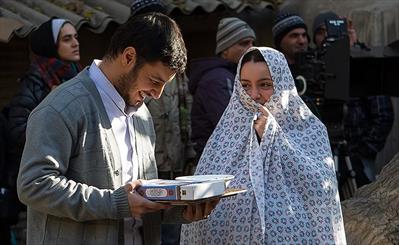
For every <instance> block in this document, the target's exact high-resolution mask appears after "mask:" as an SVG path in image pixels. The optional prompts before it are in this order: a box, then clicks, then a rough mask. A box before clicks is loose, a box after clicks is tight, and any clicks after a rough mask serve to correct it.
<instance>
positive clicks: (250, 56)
mask: <svg viewBox="0 0 399 245" xmlns="http://www.w3.org/2000/svg"><path fill="white" fill-rule="evenodd" d="M249 61H252V62H265V63H266V61H265V58H263V55H262V54H261V53H260V51H259V50H258V49H254V50H252V51H249V52H248V53H246V54H245V55H244V56H243V57H242V60H241V67H240V72H241V69H242V67H243V66H244V64H245V63H247V62H249Z"/></svg>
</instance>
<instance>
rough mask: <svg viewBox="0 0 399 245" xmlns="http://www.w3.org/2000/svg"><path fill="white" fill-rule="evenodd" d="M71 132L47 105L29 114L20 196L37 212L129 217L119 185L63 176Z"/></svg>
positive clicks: (94, 217) (76, 217) (77, 217)
mask: <svg viewBox="0 0 399 245" xmlns="http://www.w3.org/2000/svg"><path fill="white" fill-rule="evenodd" d="M72 134H76V133H75V132H71V128H70V127H68V125H67V123H65V121H64V119H63V117H62V116H61V115H60V114H59V113H58V112H56V111H55V110H54V109H53V108H52V107H50V106H47V107H44V108H41V109H40V110H38V111H34V112H33V113H32V114H31V116H30V118H29V121H28V126H27V132H26V144H25V148H24V151H23V155H22V160H21V166H20V171H19V175H18V179H17V188H18V195H19V198H20V200H21V201H22V202H23V203H25V204H26V205H27V206H29V207H31V208H33V209H35V210H38V211H40V212H43V213H48V214H51V215H54V216H58V217H67V218H70V219H73V220H76V221H86V220H97V219H118V218H123V217H129V216H130V210H129V203H128V197H127V192H126V191H125V189H124V187H123V186H122V187H120V188H118V189H116V190H111V189H100V188H97V187H96V186H89V185H87V184H85V183H79V182H77V181H74V180H72V179H68V178H67V177H66V174H67V172H68V170H69V163H70V159H71V153H72V152H73V141H74V139H73V137H72ZM103 171H106V169H104V170H103ZM104 175H106V173H104Z"/></svg>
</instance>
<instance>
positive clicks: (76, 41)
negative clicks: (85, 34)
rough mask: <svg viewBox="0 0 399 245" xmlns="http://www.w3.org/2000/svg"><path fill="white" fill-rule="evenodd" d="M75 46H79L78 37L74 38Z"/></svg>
mask: <svg viewBox="0 0 399 245" xmlns="http://www.w3.org/2000/svg"><path fill="white" fill-rule="evenodd" d="M73 46H79V41H78V39H76V38H74V39H73Z"/></svg>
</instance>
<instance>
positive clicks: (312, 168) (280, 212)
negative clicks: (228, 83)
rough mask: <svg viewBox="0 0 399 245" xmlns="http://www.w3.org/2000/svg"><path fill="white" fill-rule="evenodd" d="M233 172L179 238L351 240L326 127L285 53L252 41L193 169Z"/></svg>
mask: <svg viewBox="0 0 399 245" xmlns="http://www.w3.org/2000/svg"><path fill="white" fill-rule="evenodd" d="M195 174H197V175H202V174H230V175H234V176H235V178H234V179H233V180H232V181H231V183H230V185H229V187H230V188H239V189H246V190H247V192H245V193H242V194H238V195H237V196H235V197H230V198H223V199H221V201H220V203H219V204H218V206H217V207H216V208H215V209H214V210H213V211H212V213H211V214H210V215H209V216H208V218H207V219H206V220H203V221H200V222H195V223H192V224H189V225H183V227H182V233H181V238H182V239H181V244H240V245H244V244H346V238H345V233H344V226H343V219H342V213H341V208H340V200H339V194H338V189H337V180H336V175H335V169H334V161H333V159H332V155H331V148H330V144H329V140H328V137H327V131H326V127H325V126H324V125H323V123H322V122H321V121H320V120H319V119H318V118H317V117H316V116H314V115H313V114H312V112H311V111H310V110H309V109H308V107H307V106H306V105H305V103H304V102H303V100H302V99H301V98H300V97H299V95H298V93H297V90H296V88H295V85H294V81H293V78H292V75H291V72H290V70H289V68H288V65H287V61H286V59H285V58H284V55H283V54H282V53H280V52H278V51H276V50H274V49H272V48H263V47H262V48H250V49H249V50H248V51H247V53H246V54H245V55H244V56H243V58H241V60H240V62H239V64H238V68H237V76H236V79H235V84H234V92H233V95H232V98H231V100H230V102H229V104H228V106H227V108H226V110H225V112H224V113H223V116H222V118H221V119H220V121H219V123H218V125H217V126H216V129H215V131H214V132H213V134H212V135H211V137H210V139H209V141H208V143H207V145H206V147H205V149H204V152H203V154H202V156H201V158H200V160H199V163H198V166H197V170H196V173H195Z"/></svg>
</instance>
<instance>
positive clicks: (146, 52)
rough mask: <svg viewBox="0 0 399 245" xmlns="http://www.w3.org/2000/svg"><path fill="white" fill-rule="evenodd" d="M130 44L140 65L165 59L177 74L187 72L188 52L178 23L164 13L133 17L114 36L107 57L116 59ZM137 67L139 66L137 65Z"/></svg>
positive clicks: (165, 63)
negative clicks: (185, 70)
mask: <svg viewBox="0 0 399 245" xmlns="http://www.w3.org/2000/svg"><path fill="white" fill-rule="evenodd" d="M127 47H134V48H135V50H136V55H137V57H136V59H137V61H136V66H142V65H143V64H144V63H146V62H148V63H152V62H157V61H161V62H162V63H163V64H164V65H166V66H168V67H169V68H170V69H172V70H173V71H175V72H177V73H183V71H184V69H185V67H186V63H187V51H186V47H185V44H184V40H183V37H182V34H181V32H180V29H179V27H178V25H177V24H176V22H175V21H174V20H172V19H171V18H169V17H168V16H166V15H164V14H161V13H155V12H153V13H148V14H144V15H137V16H135V17H132V18H130V19H129V20H128V21H127V22H126V23H125V24H123V25H122V26H120V27H119V28H118V29H117V30H116V32H115V33H114V35H113V36H112V39H111V42H110V45H109V47H108V50H107V53H106V54H105V57H104V59H113V58H115V57H117V56H118V55H119V54H121V53H122V52H123V51H124V50H125V49H126V48H127ZM136 68H137V67H136Z"/></svg>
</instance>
